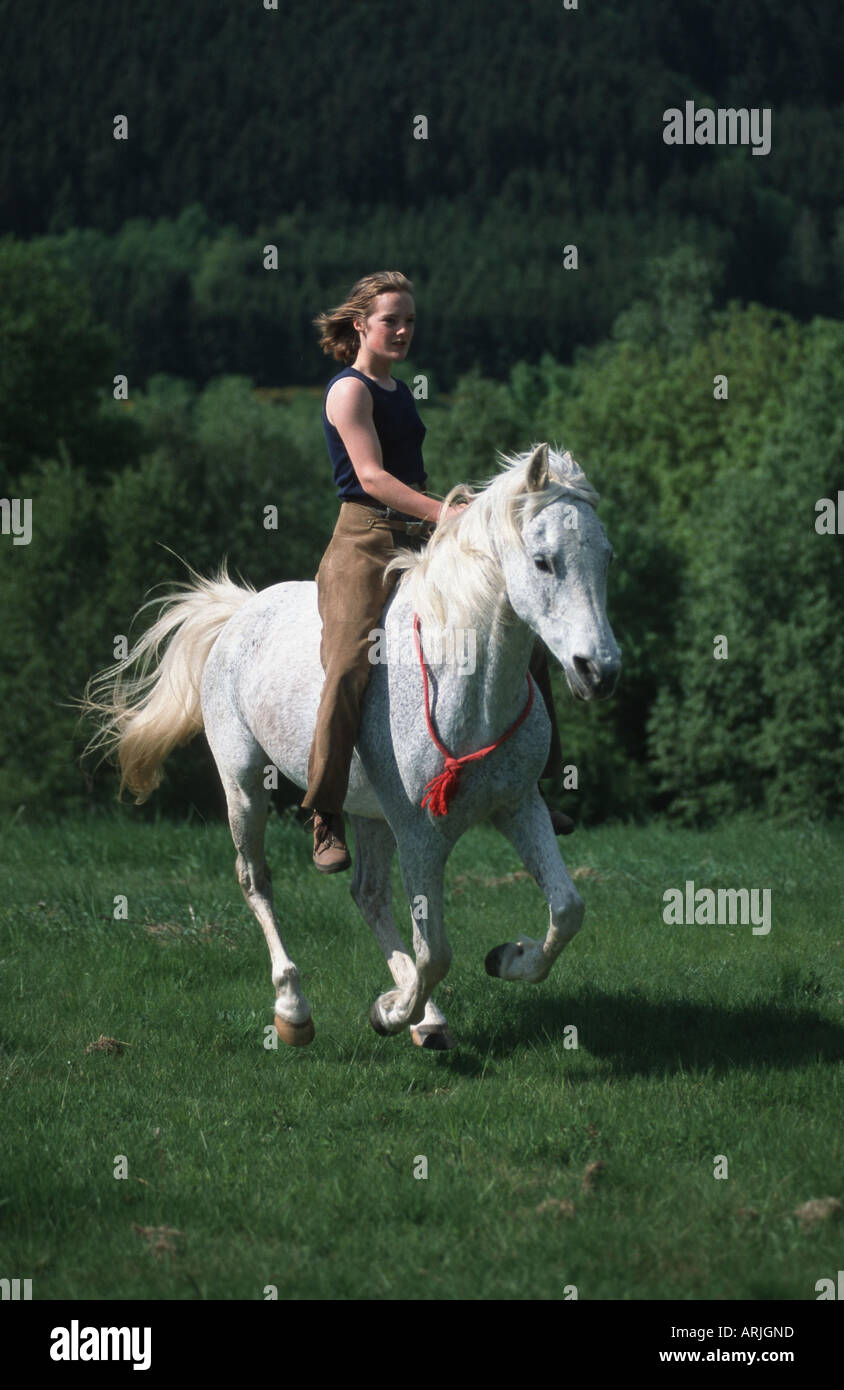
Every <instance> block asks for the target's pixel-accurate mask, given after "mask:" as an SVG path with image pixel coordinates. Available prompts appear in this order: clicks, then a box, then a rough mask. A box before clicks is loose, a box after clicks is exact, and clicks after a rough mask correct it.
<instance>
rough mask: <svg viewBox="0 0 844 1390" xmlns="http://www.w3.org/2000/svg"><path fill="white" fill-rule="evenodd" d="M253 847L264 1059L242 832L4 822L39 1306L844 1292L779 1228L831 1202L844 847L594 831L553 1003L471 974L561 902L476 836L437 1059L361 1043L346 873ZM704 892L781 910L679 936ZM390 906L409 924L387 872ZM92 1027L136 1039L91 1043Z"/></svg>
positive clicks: (584, 835) (377, 970) (19, 1113)
mask: <svg viewBox="0 0 844 1390" xmlns="http://www.w3.org/2000/svg"><path fill="white" fill-rule="evenodd" d="M268 844H269V859H270V863H271V866H272V868H273V874H274V884H275V892H276V903H277V906H278V907H279V915H280V917H281V921H282V928H283V930H284V932H285V939H286V942H287V945H288V948H289V949H290V951H291V954H292V955H293V958H294V959H295V960H296V962H297V964H298V965H299V968H300V971H301V974H302V977H303V984H304V989H305V993H306V994H307V996H308V998H309V1000H310V1002H311V1005H312V1008H313V1014H314V1021H315V1025H316V1038H315V1041H314V1042H313V1044H312V1045H311V1046H310V1047H308V1048H302V1049H287V1048H285V1047H284V1046H283V1045H282V1044H279V1045H278V1048H277V1050H276V1049H273V1048H270V1049H267V1048H266V1047H265V1046H264V1040H265V1037H267V1036H268V1033H267V1030H268V1029H271V1025H272V1002H273V991H272V986H271V983H270V976H269V956H268V953H267V950H266V947H265V944H264V940H263V936H262V934H261V932H260V929H259V927H258V925H257V923H255V921H254V920H253V918H252V916H251V914H250V913H249V912H248V909H247V908H246V905H245V903H244V902H243V899H242V897H241V894H240V890H239V888H238V886H237V882H236V879H235V875H234V851H233V848H232V845H231V841H230V838H229V834H228V830H227V828H226V827H225V826H224V825H222V824H206V825H202V824H198V823H196V822H194V823H193V824H191V825H188V824H184V825H179V826H173V825H169V824H164V823H158V824H152V823H146V824H141V823H139V822H138V821H136V819H135V818H133V814H132V811H131V808H125V809H123V810H121V812H120V814H119V815H116V816H115V818H114V819H113V820H99V819H96V818H91V819H90V820H75V821H67V822H57V823H56V824H55V825H52V826H38V825H32V826H29V825H27V824H26V823H25V820H19V821H17V822H16V823H11V824H9V825H7V827H6V828H5V829H4V830H3V832H2V869H0V873H2V895H0V937H1V938H2V939H1V940H0V987H1V988H2V997H3V1000H4V1007H3V1017H2V1025H0V1090H1V1092H2V1138H1V1139H0V1155H1V1156H2V1167H0V1172H2V1184H1V1185H0V1273H1V1274H3V1275H4V1276H7V1277H11V1276H15V1277H20V1278H31V1279H32V1280H33V1288H32V1293H33V1298H35V1299H56V1298H74V1299H75V1298H106V1299H108V1298H111V1299H114V1298H118V1299H122V1298H164V1299H197V1298H232V1299H261V1298H263V1297H265V1296H266V1295H265V1293H264V1290H265V1288H266V1287H267V1286H268V1285H274V1286H275V1287H276V1288H277V1290H278V1297H279V1298H324V1299H352V1298H399V1299H405V1298H407V1299H418V1298H421V1299H425V1298H447V1299H465V1298H470V1299H493V1298H505V1299H562V1298H565V1297H566V1296H570V1293H571V1286H574V1287H576V1290H577V1296H578V1297H579V1298H580V1299H634V1300H635V1299H692V1298H704V1299H750V1298H752V1299H775V1298H786V1299H809V1300H813V1299H815V1298H816V1293H815V1284H816V1281H817V1280H818V1279H821V1278H825V1277H834V1274H835V1271H836V1270H837V1269H838V1268H839V1266H840V1265H841V1238H842V1230H843V1229H844V1228H842V1224H841V1223H840V1222H839V1221H837V1220H836V1219H835V1218H834V1217H829V1216H828V1217H826V1219H817V1220H811V1219H809V1218H807V1219H806V1220H805V1221H801V1220H800V1219H798V1217H797V1216H796V1215H795V1211H796V1209H797V1208H798V1207H800V1206H801V1205H802V1204H803V1203H806V1202H807V1201H810V1200H812V1199H822V1198H825V1197H835V1198H838V1199H839V1200H841V1201H842V1203H844V1181H842V1139H841V1114H842V1086H841V1077H842V1065H841V1063H842V1057H844V1047H842V1041H844V1026H842V1025H844V1020H843V1019H842V995H844V984H842V956H844V854H842V846H843V845H844V828H842V827H840V826H833V827H823V828H818V827H815V826H811V825H797V826H791V827H788V828H771V827H770V826H767V825H761V824H758V823H754V822H750V821H747V822H744V821H742V822H734V823H731V824H729V825H725V826H723V827H720V828H718V829H717V830H714V831H711V832H700V833H697V832H687V831H679V830H670V829H667V828H665V827H661V826H653V827H651V828H641V827H635V828H631V827H623V826H617V827H605V828H602V829H599V830H592V831H578V832H577V833H576V834H575V835H574V836H572V837H570V838H568V839H566V840H562V841H560V844H561V846H562V848H563V852H564V855H565V858H566V862H567V864H568V867H569V869H570V871H577V881H578V887H579V889H580V891H581V892H582V894H583V896H584V898H585V900H586V905H587V910H586V920H585V923H584V927H583V929H582V931H581V932H580V934H579V936H578V937H576V938H575V940H574V941H573V942H572V943H571V945H570V946H569V947H568V948H567V949H566V951H565V952H564V953H563V954H562V956H561V957H560V959H559V960H558V961H557V963H556V965H555V967H554V970H553V971H552V973H551V975H550V976H549V978H548V979H547V980H546V981H545V982H544V983H543V984H541V985H539V986H531V985H521V984H510V983H506V982H503V981H499V980H493V979H490V978H489V977H488V976H487V975H486V974H485V973H484V969H483V960H484V956H485V954H486V952H487V951H488V950H489V949H490V947H492V946H496V945H498V944H499V943H500V942H502V941H506V940H510V939H512V938H513V937H514V936H515V935H517V934H518V933H519V932H524V933H526V934H528V935H532V936H539V935H541V934H542V932H543V931H544V928H545V924H546V920H547V909H546V907H545V903H544V901H543V899H542V897H541V895H540V893H539V890H538V889H537V888H536V886H535V885H534V884H533V882H532V881H531V880H530V879H526V878H525V877H523V871H522V870H521V865H520V863H519V861H518V859H517V857H516V855H515V853H514V851H513V850H512V849H511V847H510V846H509V845H508V844H507V843H506V842H505V841H504V840H503V839H501V838H500V837H499V836H498V835H497V834H496V833H495V831H494V830H492V828H490V827H482V828H480V829H478V830H476V831H474V832H473V833H472V834H470V835H468V836H466V837H465V838H464V839H463V840H462V841H461V842H460V844H459V845H458V846H457V848H456V850H455V852H454V854H453V855H452V858H451V860H450V862H449V865H448V869H447V880H446V903H447V923H448V932H449V939H450V941H451V944H452V947H453V950H454V960H453V964H452V968H451V972H450V974H449V977H448V979H447V980H446V981H445V983H444V985H441V986H440V988H439V990H438V992H437V998H438V1000H439V1001H440V1003H441V1005H442V1007H443V1008H444V1009H445V1012H446V1014H447V1016H448V1020H449V1024H450V1027H451V1029H452V1032H453V1034H454V1036H455V1039H456V1041H457V1047H456V1049H455V1050H454V1051H452V1052H448V1053H429V1052H423V1051H421V1050H419V1049H418V1048H415V1047H413V1046H412V1044H411V1042H410V1039H409V1037H408V1036H407V1035H403V1036H401V1037H398V1038H379V1037H378V1036H376V1034H375V1033H374V1032H373V1031H372V1029H371V1028H370V1026H369V1023H368V1021H367V1016H368V1012H369V1008H370V1005H371V1004H372V1001H373V999H374V998H375V996H376V995H377V994H379V993H381V992H382V991H383V990H385V989H387V988H389V987H391V984H392V982H391V980H390V977H389V975H388V972H387V969H386V966H385V964H384V961H383V958H382V956H381V954H380V952H379V951H378V948H377V946H376V944H375V941H374V939H373V937H372V936H371V934H370V932H369V930H368V928H367V927H366V926H365V924H364V923H363V921H362V919H361V918H360V917H359V915H358V913H357V910H356V908H355V907H354V904H353V903H352V901H351V898H350V896H349V891H348V887H349V882H350V875H349V874H342V875H336V876H334V877H331V878H323V877H320V876H319V875H318V874H317V873H316V872H315V871H314V869H313V868H312V866H311V863H310V846H311V842H310V839H309V836H308V835H307V833H305V832H304V831H303V830H302V828H301V827H300V826H299V825H297V824H296V823H295V821H294V820H293V819H292V818H285V817H282V818H278V817H273V818H272V820H271V822H270V828H269V834H268ZM352 848H353V847H352ZM519 871H521V872H519ZM581 871H585V872H581ZM686 879H693V880H694V881H695V884H696V886H697V887H701V886H706V887H719V886H723V887H741V886H744V887H748V888H753V887H759V888H763V887H770V888H771V890H772V899H771V906H772V929H771V931H770V934H769V935H767V936H756V935H754V934H753V933H752V930H751V927H750V926H749V925H748V926H740V925H736V926H701V925H694V926H667V925H666V924H665V923H664V922H663V920H662V912H663V897H662V895H663V893H664V891H665V889H666V888H669V887H680V888H682V886H683V884H684V882H685V880H686ZM394 890H395V897H396V905H397V912H396V915H397V920H398V921H399V923H400V925H401V926H402V929H403V931H404V929H405V926H406V923H407V922H408V921H409V909H408V908H406V907H405V901H406V900H405V899H404V898H403V897H402V896H401V888H400V882H399V878H398V871H397V869H396V868H394ZM121 894H122V895H125V897H126V899H127V911H128V917H127V920H115V919H114V916H113V911H114V899H115V896H116V895H121ZM406 934H407V933H406ZM572 1024H573V1025H575V1026H576V1028H577V1033H578V1046H577V1048H572V1047H570V1046H567V1045H566V1044H567V1042H570V1041H571V1033H570V1032H568V1033H567V1032H566V1029H567V1028H568V1026H569V1025H572ZM101 1035H105V1036H106V1037H110V1038H115V1039H118V1040H119V1041H120V1042H122V1043H124V1044H126V1046H125V1048H124V1049H123V1050H122V1051H120V1052H115V1051H106V1050H94V1051H91V1052H86V1048H87V1047H88V1046H89V1044H91V1043H93V1042H95V1041H96V1040H97V1039H98V1038H100V1036H101ZM269 1036H271V1037H272V1036H274V1034H273V1033H270V1034H269ZM120 1155H124V1156H125V1159H126V1164H127V1169H128V1173H127V1176H126V1177H125V1178H116V1177H115V1175H114V1174H115V1169H116V1165H119V1163H120V1159H119V1157H118V1156H120ZM719 1155H721V1156H724V1157H725V1158H726V1160H727V1172H728V1176H726V1177H725V1178H716V1177H715V1176H714V1173H715V1171H716V1167H717V1166H718V1164H719V1158H718V1156H719ZM420 1156H424V1157H425V1159H426V1160H427V1178H417V1177H414V1170H416V1171H417V1172H419V1171H421V1170H422V1168H423V1165H422V1164H421V1162H419V1159H420ZM593 1165H597V1166H593ZM722 1167H723V1165H722ZM165 1228H166V1229H165ZM567 1291H568V1293H567Z"/></svg>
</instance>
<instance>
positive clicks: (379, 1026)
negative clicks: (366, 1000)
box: [369, 1000, 390, 1038]
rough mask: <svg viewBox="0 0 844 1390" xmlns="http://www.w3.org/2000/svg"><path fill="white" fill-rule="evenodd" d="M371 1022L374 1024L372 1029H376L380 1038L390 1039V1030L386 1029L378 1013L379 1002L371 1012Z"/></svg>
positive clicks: (373, 1006)
mask: <svg viewBox="0 0 844 1390" xmlns="http://www.w3.org/2000/svg"><path fill="white" fill-rule="evenodd" d="M369 1021H370V1023H371V1024H372V1027H373V1028H374V1029H375V1031H376V1033H377V1034H378V1036H379V1038H388V1037H389V1036H390V1030H389V1028H385V1027H384V1024H383V1023H382V1022H381V1017H380V1015H379V1013H378V1002H377V1000H376V1002H375V1003H374V1004H373V1005H372V1008H371V1009H370V1010H369Z"/></svg>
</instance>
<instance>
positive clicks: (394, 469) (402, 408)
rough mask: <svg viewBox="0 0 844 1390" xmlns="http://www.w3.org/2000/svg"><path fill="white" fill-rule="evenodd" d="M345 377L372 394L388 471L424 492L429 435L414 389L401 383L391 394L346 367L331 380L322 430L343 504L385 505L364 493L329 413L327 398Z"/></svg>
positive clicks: (328, 386)
mask: <svg viewBox="0 0 844 1390" xmlns="http://www.w3.org/2000/svg"><path fill="white" fill-rule="evenodd" d="M344 376H356V377H357V378H358V380H359V381H362V382H363V383H364V385H365V386H366V387H367V388H368V390H369V394H370V395H371V397H372V423H373V425H374V427H375V433H376V434H377V436H378V441H379V443H380V445H381V459H382V462H383V465H384V469H385V471H386V472H387V473H392V475H393V477H394V478H398V479H399V481H400V482H402V483H407V485H408V487H412V486H413V485H414V484H417V485H418V486H419V487H421V488H422V489H423V490H424V488H425V484H426V482H427V474H426V473H425V465H424V463H423V462H422V441H423V439H424V438H425V435H426V433H427V431H426V429H425V426H424V425H423V423H422V421H421V419H420V418H419V413H418V411H417V409H416V402H415V401H414V399H413V393H412V391H411V390H410V387H409V386H406V385H405V383H404V382H403V381H398V380H397V381H396V389H395V391H388V390H387V388H386V386H379V385H378V383H377V381H370V379H369V377H368V376H364V374H363V372H359V371H358V370H357V368H356V367H345V368H344V369H343V371H342V372H338V373H337V375H336V376H333V377H332V378H331V380H330V381H329V383H328V385H327V386H326V388H325V396H323V400H322V427H323V429H324V431H325V442H326V444H327V445H328V453H329V457H330V459H331V463H332V466H333V468H334V482H335V484H336V487H337V496H338V497H339V498H340V500H341V501H342V502H366V503H367V504H368V505H369V506H372V507H382V506H383V505H384V504H383V502H379V501H378V500H377V499H376V498H375V497H370V495H369V493H367V492H364V490H363V488H362V487H361V485H360V483H359V482H358V478H357V474H356V473H355V470H354V468H353V466H352V461H351V459H350V458H349V455H348V454H347V452H346V446H345V444H344V443H343V441H342V439H341V438H340V434H339V432H338V430H337V429H336V428H335V426H334V425H332V424H331V423H330V422H329V419H328V416H327V415H326V413H325V397H326V396H327V395H328V392H329V391H330V390H331V387H332V386H333V385H334V383H335V381H339V380H340V379H341V377H344Z"/></svg>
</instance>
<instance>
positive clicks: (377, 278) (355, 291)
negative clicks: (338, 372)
mask: <svg viewBox="0 0 844 1390" xmlns="http://www.w3.org/2000/svg"><path fill="white" fill-rule="evenodd" d="M391 291H392V292H393V293H397V292H401V291H404V292H405V293H406V294H413V285H412V284H411V282H410V280H408V278H407V276H406V275H402V273H401V271H400V270H379V271H377V272H376V273H375V274H374V275H364V277H363V279H362V280H358V282H357V284H356V285H353V286H352V288H351V289H350V290H349V293H348V294H347V296H346V299H345V302H344V303H343V304H338V306H337V308H336V309H330V310H329V311H328V313H327V314H318V315H317V317H316V318H315V319H314V320H313V323H314V327H315V328H318V329H319V334H320V336H319V345H320V347H321V348H322V350H323V352H326V353H328V354H329V355H330V356H332V357H336V358H337V361H338V362H345V363H349V362H353V361H354V360H355V358H356V357H357V353H358V348H359V347H360V334H359V333H358V331H357V329H356V328H355V326H354V321H355V319H356V318H364V319H365V318H366V317H367V316H368V315H369V314H370V313H371V312H372V306H373V304H374V303H375V300H376V299H377V298H378V296H379V294H387V293H390V292H391Z"/></svg>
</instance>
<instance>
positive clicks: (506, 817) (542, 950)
mask: <svg viewBox="0 0 844 1390" xmlns="http://www.w3.org/2000/svg"><path fill="white" fill-rule="evenodd" d="M491 820H492V824H493V825H494V826H495V827H496V829H497V830H500V831H501V833H502V835H505V836H506V837H507V839H508V840H509V841H510V843H511V844H513V845H514V846H515V847H516V849H517V850H518V852H519V854H520V856H521V859H522V862H523V863H524V866H525V868H526V869H527V870H528V872H529V873H530V874H531V875H532V877H533V878H535V879H536V882H537V883H538V885H539V887H540V888H541V889H542V892H543V894H544V895H545V898H546V900H547V902H548V907H549V908H550V912H551V920H550V923H549V926H548V931H547V933H546V935H545V940H544V941H534V940H533V939H532V938H531V937H529V936H520V937H519V938H518V940H517V941H509V942H506V943H505V944H504V945H503V946H496V947H495V948H494V950H492V951H490V952H489V955H488V956H487V958H486V960H485V961H484V966H485V969H486V972H487V974H488V975H493V976H496V977H497V978H498V979H499V980H527V981H528V982H529V983H531V984H538V983H539V981H540V980H544V979H545V976H546V975H547V974H548V971H549V970H550V969H551V966H552V965H553V964H554V961H555V960H556V958H557V956H558V955H559V954H560V952H561V951H562V949H563V947H564V946H566V945H567V944H568V942H569V941H571V938H572V937H573V936H574V934H575V932H577V931H579V930H580V926H581V923H582V922H583V913H584V903H583V899H582V898H581V896H580V894H579V893H578V891H577V889H576V888H575V886H574V884H573V883H572V881H571V879H570V878H569V875H568V871H567V870H566V866H565V864H564V863H563V861H562V859H561V858H560V851H559V849H558V847H557V841H556V838H555V836H554V830H553V827H552V825H551V818H550V816H549V815H548V807H547V806H546V805H545V803H544V801H543V800H542V798H541V796H540V795H539V790H538V788H537V787H535V786H534V788H533V790H532V791H531V793H530V795H529V796H527V797H526V798H525V800H524V801H522V802H520V803H519V805H518V806H517V807H516V808H515V809H513V810H507V811H499V812H498V813H497V814H496V815H494V816H492V817H491Z"/></svg>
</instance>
